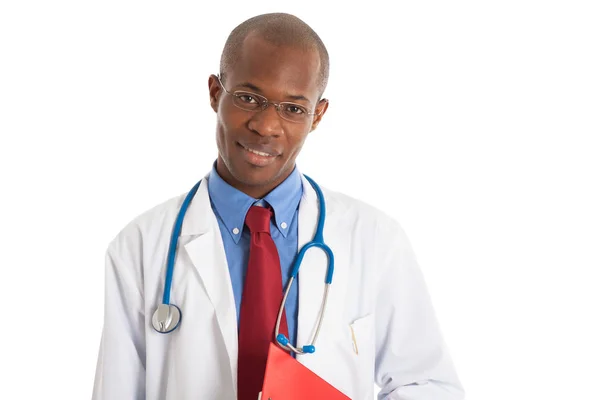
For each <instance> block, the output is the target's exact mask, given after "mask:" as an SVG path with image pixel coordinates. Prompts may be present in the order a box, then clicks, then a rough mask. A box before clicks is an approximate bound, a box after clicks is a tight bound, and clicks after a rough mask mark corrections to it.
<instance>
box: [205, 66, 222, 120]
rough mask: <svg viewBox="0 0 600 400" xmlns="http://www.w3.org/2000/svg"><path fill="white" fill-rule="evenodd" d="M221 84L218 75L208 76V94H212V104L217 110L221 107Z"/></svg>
mask: <svg viewBox="0 0 600 400" xmlns="http://www.w3.org/2000/svg"><path fill="white" fill-rule="evenodd" d="M221 89H222V88H221V84H220V83H219V78H217V76H216V75H214V74H213V75H211V76H209V77H208V95H209V96H210V106H211V107H212V109H213V110H214V111H215V112H217V110H218V109H219V96H220V94H221Z"/></svg>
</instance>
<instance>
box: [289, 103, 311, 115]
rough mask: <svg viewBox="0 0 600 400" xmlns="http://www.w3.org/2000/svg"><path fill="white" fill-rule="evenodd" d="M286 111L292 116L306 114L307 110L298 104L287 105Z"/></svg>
mask: <svg viewBox="0 0 600 400" xmlns="http://www.w3.org/2000/svg"><path fill="white" fill-rule="evenodd" d="M285 111H286V112H288V113H291V114H299V115H302V114H306V112H307V111H306V109H305V108H304V107H301V106H299V105H297V104H286V106H285Z"/></svg>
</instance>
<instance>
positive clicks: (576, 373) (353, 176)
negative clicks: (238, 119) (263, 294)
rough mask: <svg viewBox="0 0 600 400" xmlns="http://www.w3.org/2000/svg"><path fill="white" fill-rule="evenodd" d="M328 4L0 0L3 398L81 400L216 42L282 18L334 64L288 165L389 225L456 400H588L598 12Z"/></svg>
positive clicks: (596, 221) (196, 137)
mask: <svg viewBox="0 0 600 400" xmlns="http://www.w3.org/2000/svg"><path fill="white" fill-rule="evenodd" d="M333 3H334V2H333V1H331V2H326V1H324V0H321V1H314V2H313V1H307V0H303V1H297V2H284V1H246V2H235V3H233V2H224V1H222V2H213V3H206V2H205V3H204V4H202V3H201V2H199V1H196V2H192V1H186V2H181V1H177V2H176V1H173V2H166V1H161V2H158V1H131V0H120V1H102V2H100V1H97V2H89V1H88V2H83V1H37V2H32V1H4V2H2V5H0V134H1V142H0V167H1V169H0V171H1V172H0V173H1V174H2V177H1V182H0V185H1V186H0V187H1V188H2V189H1V190H2V196H1V200H0V201H1V202H2V204H1V208H0V210H1V211H0V213H1V214H0V218H1V219H0V226H1V227H0V229H1V235H2V236H1V238H0V239H1V242H0V243H2V245H1V250H2V252H1V254H2V269H1V273H2V278H1V287H2V288H1V293H2V294H1V300H2V304H3V309H2V312H1V315H2V316H1V317H0V320H1V321H2V329H0V331H1V333H0V335H1V340H0V346H2V349H1V352H0V363H1V364H2V365H1V367H2V374H1V377H0V382H1V384H0V387H1V389H0V390H1V395H0V397H2V398H6V399H43V398H61V399H86V398H90V395H91V390H92V384H93V378H94V371H95V364H96V357H97V352H98V345H99V341H100V334H101V330H102V323H103V301H104V299H103V296H104V293H103V285H104V282H103V279H104V271H103V268H104V265H103V262H104V251H105V249H106V245H107V244H108V242H109V241H110V240H111V239H112V238H113V237H114V236H115V235H116V234H117V232H118V231H119V230H120V229H121V228H122V227H123V226H124V225H125V224H126V223H127V222H128V221H130V220H131V219H132V218H134V217H135V216H137V215H138V214H140V213H141V212H143V211H145V210H147V209H148V208H150V207H152V206H154V205H156V204H158V203H160V202H162V201H164V200H166V199H168V198H170V197H173V196H175V195H178V194H181V193H183V192H186V191H187V190H188V189H189V188H190V187H191V186H192V185H193V183H195V182H196V181H197V180H198V179H199V178H200V177H202V176H203V175H204V174H205V173H206V172H207V171H208V170H209V169H210V167H211V163H212V162H213V160H214V159H215V157H216V146H215V143H214V142H215V140H214V128H215V116H214V113H213V112H212V110H211V109H210V107H209V103H208V93H207V79H208V75H209V74H210V73H215V72H217V69H218V63H219V57H220V52H221V49H222V46H223V44H224V42H225V39H226V37H227V35H228V34H229V32H230V31H231V29H233V28H234V27H235V26H236V25H237V24H238V23H240V22H241V21H243V20H244V19H246V18H249V17H251V16H254V15H256V14H260V13H263V12H272V11H286V12H290V13H294V14H296V15H297V16H299V17H301V18H302V19H304V20H305V21H306V22H307V23H309V24H310V25H311V26H312V27H313V28H314V29H315V30H316V31H317V32H318V33H319V35H320V36H321V38H322V39H323V41H324V42H325V44H326V45H327V46H328V49H329V52H330V57H331V79H330V85H329V87H328V89H327V91H326V96H327V97H328V98H329V99H330V101H331V105H330V108H329V111H328V113H327V115H326V116H325V118H324V120H323V122H322V124H321V125H320V126H319V128H318V129H317V131H315V132H314V133H312V134H311V135H310V136H309V139H308V140H307V142H306V145H305V148H304V150H303V153H302V154H301V156H300V157H299V159H298V165H299V167H300V168H301V170H302V172H304V173H307V174H309V175H311V176H313V177H314V178H315V179H316V180H317V181H318V182H319V183H320V184H321V185H323V186H326V187H328V188H330V189H334V190H338V191H342V192H345V193H347V194H349V195H352V196H354V197H357V198H359V199H362V200H364V201H367V202H369V203H371V204H373V205H375V206H377V207H379V208H381V209H383V210H385V211H386V212H388V213H389V214H391V215H393V216H394V217H395V218H397V219H398V220H399V221H400V222H401V224H402V225H403V227H404V228H405V230H406V232H407V234H408V236H409V238H410V240H411V242H412V244H413V246H414V249H415V251H416V253H417V256H418V258H419V261H420V264H421V266H422V269H423V271H424V274H425V276H426V279H427V282H428V285H429V289H430V292H431V296H432V298H433V301H434V305H435V307H436V312H437V315H438V317H439V320H440V324H441V326H442V329H443V332H444V334H445V339H446V341H447V343H448V346H449V348H450V350H451V354H452V356H453V358H454V361H455V364H456V368H457V370H458V372H459V375H460V377H461V379H462V382H463V384H464V386H465V388H466V390H467V393H468V396H467V397H468V399H472V400H476V399H477V400H479V399H485V400H499V399H502V400H506V399H527V400H529V399H578V400H584V399H600V385H599V384H598V383H599V382H600V325H599V324H600V318H599V311H598V308H599V307H598V306H599V305H600V290H599V287H600V279H599V274H598V270H599V268H600V250H599V249H600V245H599V244H600V211H599V209H600V157H599V153H600V145H599V135H600V73H599V71H600V54H599V53H600V28H599V27H600V23H599V21H600V13H599V10H598V5H597V4H598V3H597V2H594V1H588V2H585V1H531V0H530V1H524V0H520V1H515V0H508V1H507V0H504V1H495V2H492V1H454V2H442V1H440V2H427V1H422V2H401V3H397V2H394V3H392V2H389V3H382V2H380V1H373V0H370V1H368V2H361V3H352V2H336V3H338V4H339V5H337V6H334V5H333ZM392 5H393V6H394V7H392Z"/></svg>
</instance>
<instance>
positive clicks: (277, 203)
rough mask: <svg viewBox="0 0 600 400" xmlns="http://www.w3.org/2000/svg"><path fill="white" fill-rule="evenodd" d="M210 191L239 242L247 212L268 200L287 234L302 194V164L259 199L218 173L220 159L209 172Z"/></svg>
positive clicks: (232, 234) (214, 207)
mask: <svg viewBox="0 0 600 400" xmlns="http://www.w3.org/2000/svg"><path fill="white" fill-rule="evenodd" d="M208 194H209V196H210V201H211V204H212V206H213V210H215V211H216V213H217V214H218V216H219V217H220V218H221V220H222V221H223V223H224V224H225V227H226V228H227V231H228V232H229V234H230V235H231V237H232V239H233V241H234V242H235V243H236V244H237V243H238V242H239V240H240V238H241V237H242V231H243V230H244V220H245V219H246V213H247V212H248V210H249V209H250V207H251V206H252V205H254V204H255V203H256V204H257V205H263V206H264V205H265V202H266V203H268V204H269V205H270V206H271V207H272V208H273V211H274V213H275V222H276V225H277V229H278V230H279V232H281V234H282V235H283V237H287V235H288V232H289V230H290V226H291V222H292V218H293V217H294V213H295V212H296V210H297V209H298V205H299V204H300V199H301V198H302V178H301V176H300V172H299V171H298V168H296V167H294V170H293V171H292V173H291V174H290V175H289V176H288V177H287V178H286V179H285V180H284V181H283V182H282V183H281V184H279V186H277V187H276V188H275V189H273V190H272V191H271V192H269V193H268V194H267V195H266V196H265V197H264V198H263V199H255V198H252V197H250V196H248V195H247V194H245V193H243V192H241V191H239V190H238V189H236V188H234V187H233V186H231V185H229V184H228V183H227V182H225V181H224V180H223V178H221V177H220V176H219V174H218V173H217V168H216V162H215V164H214V165H213V168H212V170H211V171H210V174H209V176H208Z"/></svg>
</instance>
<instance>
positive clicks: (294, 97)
mask: <svg viewBox="0 0 600 400" xmlns="http://www.w3.org/2000/svg"><path fill="white" fill-rule="evenodd" d="M238 86H240V87H245V88H248V89H250V90H253V91H255V92H257V93H258V94H262V93H263V91H262V90H260V88H259V87H258V86H256V85H253V84H252V83H250V82H244V83H240V84H239V85H238ZM287 98H288V99H292V100H304V101H306V102H308V103H310V100H308V99H307V98H306V97H304V96H302V95H301V94H288V95H287Z"/></svg>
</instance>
